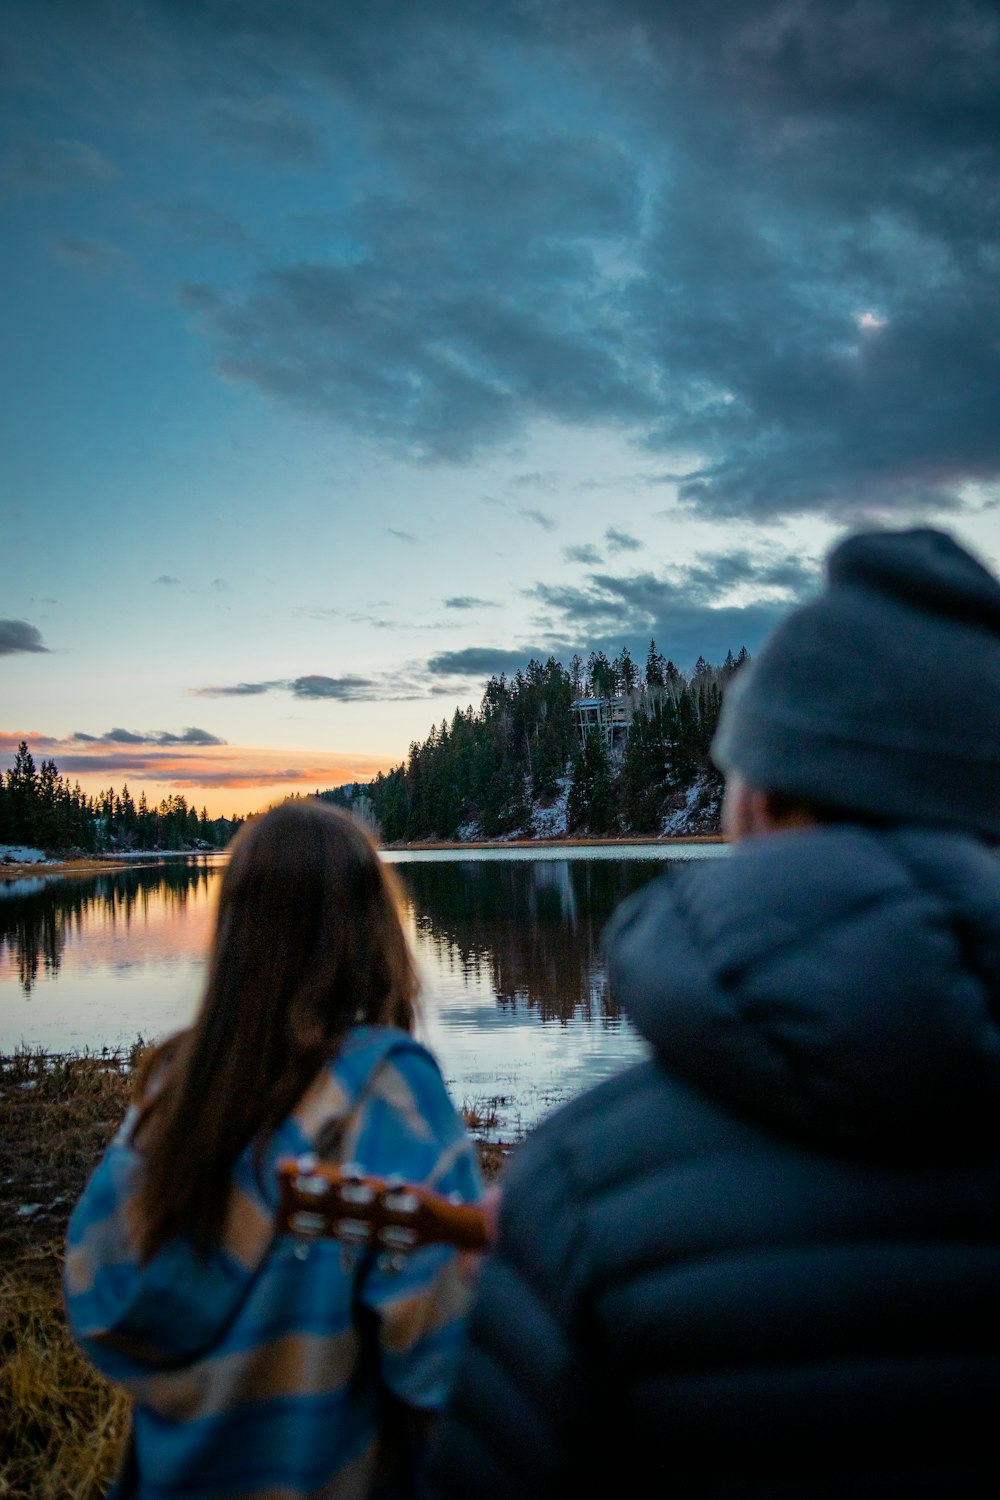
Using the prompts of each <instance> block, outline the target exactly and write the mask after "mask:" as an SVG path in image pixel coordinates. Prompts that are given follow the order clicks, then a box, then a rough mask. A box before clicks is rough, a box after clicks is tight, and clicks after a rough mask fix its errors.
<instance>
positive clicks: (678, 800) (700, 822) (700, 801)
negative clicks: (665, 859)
mask: <svg viewBox="0 0 1000 1500" xmlns="http://www.w3.org/2000/svg"><path fill="white" fill-rule="evenodd" d="M667 805H668V811H667V815H666V817H665V818H664V819H663V828H662V830H661V832H662V833H663V835H664V837H666V838H681V837H683V836H684V835H685V834H692V833H718V831H719V818H720V816H721V811H722V794H721V792H720V790H719V787H718V784H717V783H715V782H714V781H710V780H709V778H708V777H707V776H699V777H697V779H696V780H695V781H693V782H692V783H691V785H690V786H689V787H688V789H687V791H686V792H679V793H678V794H677V796H675V797H671V799H670V802H669V803H668V804H667Z"/></svg>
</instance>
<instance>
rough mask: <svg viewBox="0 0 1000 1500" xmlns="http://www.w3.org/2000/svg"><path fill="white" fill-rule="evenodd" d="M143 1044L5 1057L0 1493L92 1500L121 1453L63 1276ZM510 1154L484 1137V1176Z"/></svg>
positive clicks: (0, 1108)
mask: <svg viewBox="0 0 1000 1500" xmlns="http://www.w3.org/2000/svg"><path fill="white" fill-rule="evenodd" d="M142 1045H143V1044H142V1042H141V1041H140V1042H138V1043H137V1044H136V1045H135V1047H133V1048H132V1049H130V1050H129V1051H127V1052H106V1053H104V1054H100V1053H98V1054H86V1055H83V1056H79V1057H60V1056H53V1055H46V1054H44V1053H39V1052H26V1051H23V1052H18V1053H15V1054H14V1055H13V1056H10V1057H0V1266H2V1267H3V1271H2V1272H0V1500H97V1497H99V1496H102V1495H103V1494H104V1493H105V1490H106V1488H107V1485H108V1482H109V1480H110V1478H111V1475H112V1473H113V1472H114V1468H115V1465H116V1463H117V1459H118V1454H119V1452H120V1451H121V1444H122V1440H123V1437H124V1433H125V1430H126V1427H127V1423H128V1403H127V1401H126V1399H125V1397H124V1395H123V1394H122V1393H121V1391H119V1390H118V1389H117V1388H116V1387H114V1386H112V1385H111V1384H109V1382H108V1381H106V1380H104V1379H103V1377H102V1376H100V1375H98V1374H97V1372H96V1371H95V1370H93V1369H92V1368H91V1367H90V1365H88V1364H87V1362H86V1360H84V1359H83V1357H82V1356H81V1355H80V1354H79V1353H78V1352H77V1349H76V1346H75V1345H74V1343H73V1342H72V1340H71V1338H70V1337H69V1333H68V1331H67V1329H66V1324H65V1321H64V1318H63V1311H62V1298H61V1295H60V1288H59V1275H60V1270H61V1264H62V1246H63V1240H64V1237H65V1233H66V1221H67V1219H68V1218H69V1214H70V1210H71V1209H72V1207H73V1204H74V1203H75V1202H76V1200H77V1198H78V1197H79V1196H80V1193H81V1192H82V1191H83V1187H84V1184H85V1183H86V1180H87V1178H88V1176H89V1175H90V1173H91V1171H92V1170H93V1168H94V1166H95V1165H96V1163H97V1160H98V1158H99V1157H100V1154H101V1152H102V1151H103V1150H104V1147H105V1146H106V1144H107V1142H108V1141H109V1140H110V1138H111V1136H112V1135H113V1133H114V1131H115V1130H116V1129H117V1127H118V1124H119V1122H120V1120H121V1118H122V1116H123V1115H124V1113H125V1110H126V1108H127V1105H128V1099H129V1092H130V1087H131V1076H130V1075H131V1070H132V1067H133V1065H134V1063H135V1061H136V1059H137V1057H138V1055H139V1053H140V1051H141V1049H142ZM483 1123H484V1124H485V1123H486V1122H483ZM470 1126H471V1121H470ZM472 1128H473V1129H475V1128H476V1127H475V1126H472ZM506 1151H507V1148H506V1147H505V1146H503V1145H498V1144H495V1143H486V1142H480V1143H479V1153H480V1159H481V1161H482V1165H483V1173H484V1176H485V1177H486V1178H487V1180H488V1181H494V1180H495V1179H496V1178H497V1176H498V1175H499V1173H500V1170H501V1168H502V1165H503V1161H504V1157H505V1155H506ZM26 1209H27V1210H29V1211H28V1212H25V1210H26Z"/></svg>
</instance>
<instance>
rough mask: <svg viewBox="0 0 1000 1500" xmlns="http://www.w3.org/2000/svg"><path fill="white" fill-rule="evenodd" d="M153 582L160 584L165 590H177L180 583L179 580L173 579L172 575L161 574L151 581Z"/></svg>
mask: <svg viewBox="0 0 1000 1500" xmlns="http://www.w3.org/2000/svg"><path fill="white" fill-rule="evenodd" d="M153 582H154V583H159V584H161V585H162V586H163V588H165V589H173V588H177V586H178V585H179V583H180V579H179V578H175V577H174V575H173V574H172V573H161V574H160V576H159V578H154V579H153Z"/></svg>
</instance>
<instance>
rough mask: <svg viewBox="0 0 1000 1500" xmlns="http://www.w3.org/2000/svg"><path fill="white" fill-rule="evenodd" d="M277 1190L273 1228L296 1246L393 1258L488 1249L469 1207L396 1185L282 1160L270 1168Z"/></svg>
mask: <svg viewBox="0 0 1000 1500" xmlns="http://www.w3.org/2000/svg"><path fill="white" fill-rule="evenodd" d="M278 1186H279V1190H280V1195H281V1196H280V1202H279V1205H278V1218H277V1228H278V1230H279V1232H280V1233H282V1234H293V1235H296V1236H297V1237H298V1238H299V1239H336V1240H340V1241H341V1242H342V1243H343V1244H345V1245H357V1246H359V1247H362V1248H365V1247H371V1248H373V1249H377V1250H379V1251H388V1252H390V1253H392V1254H395V1255H398V1254H406V1253H407V1252H408V1251H410V1250H416V1249H417V1248H418V1247H419V1246H421V1245H441V1244H445V1245H454V1246H455V1247H456V1248H457V1249H460V1250H482V1249H483V1248H484V1247H485V1246H486V1244H487V1243H488V1239H489V1234H488V1230H487V1225H486V1218H485V1215H484V1214H483V1212H482V1210H481V1209H480V1208H478V1207H477V1206H476V1205H475V1204H473V1203H460V1202H459V1203H456V1202H453V1201H452V1200H451V1199H450V1198H446V1197H445V1196H444V1195H443V1194H442V1193H435V1192H431V1191H430V1190H429V1189H428V1188H424V1187H419V1186H417V1185H416V1184H414V1183H408V1182H404V1181H403V1180H402V1179H401V1178H385V1177H372V1176H368V1175H366V1174H365V1173H364V1172H362V1171H361V1170H360V1168H357V1167H353V1166H346V1167H339V1166H332V1165H331V1164H329V1163H328V1162H321V1161H318V1160H317V1159H316V1158H315V1157H313V1156H305V1157H289V1158H286V1159H284V1160H283V1161H280V1162H279V1163H278Z"/></svg>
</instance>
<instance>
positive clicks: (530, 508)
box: [517, 505, 556, 531]
mask: <svg viewBox="0 0 1000 1500" xmlns="http://www.w3.org/2000/svg"><path fill="white" fill-rule="evenodd" d="M517 513H518V515H519V516H524V518H525V520H526V521H534V523H535V525H536V526H540V527H541V528H542V530H543V531H555V529H556V523H555V521H554V520H553V519H552V517H551V516H550V515H549V514H548V513H547V512H546V511H544V510H538V509H537V507H536V506H534V505H519V506H518V508H517Z"/></svg>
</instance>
